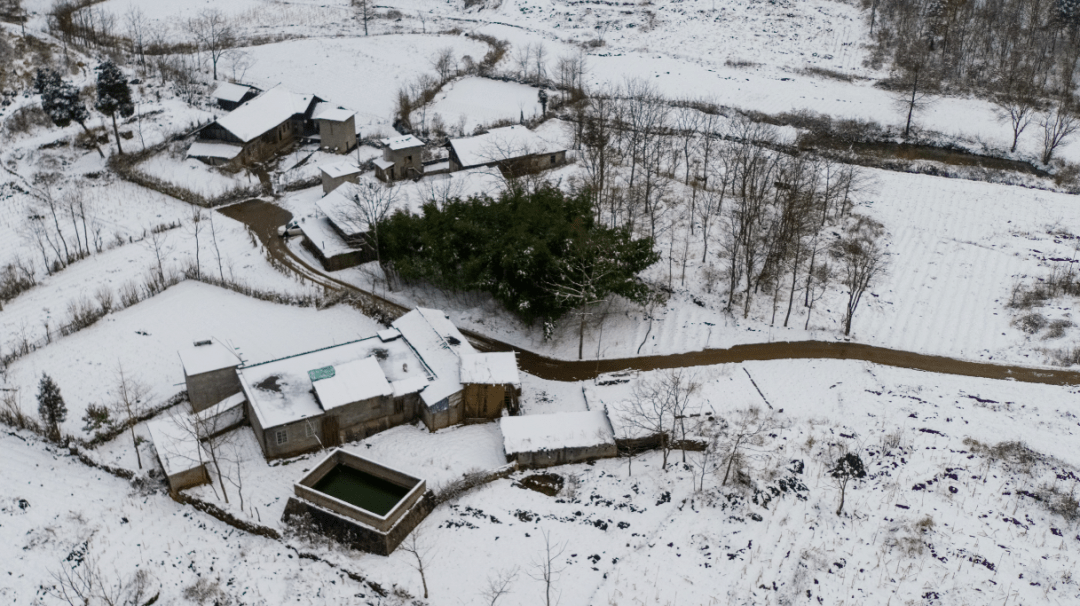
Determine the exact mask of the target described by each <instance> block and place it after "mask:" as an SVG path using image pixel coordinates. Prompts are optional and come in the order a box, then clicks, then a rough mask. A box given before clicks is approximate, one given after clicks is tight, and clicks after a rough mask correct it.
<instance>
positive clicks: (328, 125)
mask: <svg viewBox="0 0 1080 606" xmlns="http://www.w3.org/2000/svg"><path fill="white" fill-rule="evenodd" d="M317 122H318V123H319V141H320V144H321V146H322V147H323V148H325V149H330V150H333V151H336V152H337V153H339V154H344V153H345V152H347V151H349V150H350V149H352V148H354V147H356V120H355V119H354V118H353V117H352V116H350V117H349V119H348V120H346V121H344V122H335V121H333V120H317Z"/></svg>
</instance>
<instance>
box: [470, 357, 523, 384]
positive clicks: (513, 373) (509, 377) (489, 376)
mask: <svg viewBox="0 0 1080 606" xmlns="http://www.w3.org/2000/svg"><path fill="white" fill-rule="evenodd" d="M461 382H462V383H478V384H481V385H520V384H521V379H520V378H518V367H517V356H515V355H514V352H512V351H502V352H496V353H474V354H462V356H461Z"/></svg>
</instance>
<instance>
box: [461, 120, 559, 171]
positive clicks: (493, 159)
mask: <svg viewBox="0 0 1080 606" xmlns="http://www.w3.org/2000/svg"><path fill="white" fill-rule="evenodd" d="M447 146H448V147H449V148H450V170H452V171H458V170H463V169H467V168H476V167H478V166H497V167H499V168H500V169H502V170H503V172H508V173H511V174H525V173H530V172H536V171H539V170H543V169H546V168H551V167H554V166H558V165H560V164H563V163H565V162H566V147H565V146H563V145H561V144H559V143H557V142H551V141H548V140H546V139H544V138H543V137H541V136H540V135H538V134H536V133H534V132H533V131H531V130H529V129H528V128H525V127H524V126H521V125H514V126H506V127H503V128H493V129H491V130H490V131H488V132H487V133H485V134H483V135H477V136H475V137H466V138H463V139H451V140H450V142H449V143H448V144H447Z"/></svg>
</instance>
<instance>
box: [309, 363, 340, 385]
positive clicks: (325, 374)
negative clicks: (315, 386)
mask: <svg viewBox="0 0 1080 606" xmlns="http://www.w3.org/2000/svg"><path fill="white" fill-rule="evenodd" d="M307 376H308V378H310V379H311V382H312V383H314V382H315V381H319V380H321V379H330V378H333V376H334V367H333V366H323V367H322V368H316V369H315V370H309V371H307Z"/></svg>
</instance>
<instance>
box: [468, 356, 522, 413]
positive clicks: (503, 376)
mask: <svg viewBox="0 0 1080 606" xmlns="http://www.w3.org/2000/svg"><path fill="white" fill-rule="evenodd" d="M461 383H462V385H464V391H463V393H462V404H463V405H464V407H465V419H466V421H469V420H476V419H497V418H499V417H501V416H502V414H503V410H509V411H510V412H511V413H512V414H517V412H518V396H519V395H520V393H521V379H520V377H519V376H518V367H517V357H516V355H515V354H514V352H512V351H506V352H494V353H471V354H462V356H461Z"/></svg>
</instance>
